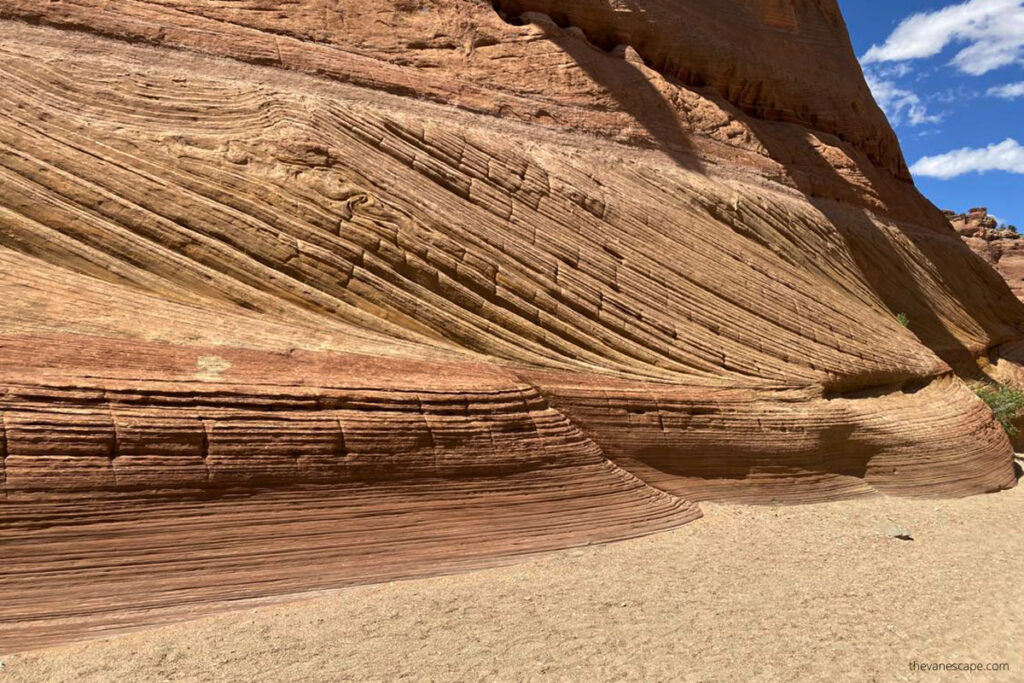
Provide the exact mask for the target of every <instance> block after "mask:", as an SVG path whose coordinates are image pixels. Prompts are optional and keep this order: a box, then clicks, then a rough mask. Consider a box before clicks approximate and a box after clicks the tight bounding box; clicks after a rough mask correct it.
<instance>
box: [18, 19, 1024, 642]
mask: <svg viewBox="0 0 1024 683" xmlns="http://www.w3.org/2000/svg"><path fill="white" fill-rule="evenodd" d="M0 17H2V20H0V71H2V75H3V78H0V97H2V101H3V102H4V103H5V105H4V108H3V110H2V112H0V262H2V268H0V292H2V294H3V300H4V305H3V307H0V346H2V348H3V353H2V354H0V382H2V383H0V417H2V423H0V427H2V428H0V455H2V456H3V457H2V460H3V468H2V473H3V474H2V482H3V494H4V503H3V504H2V507H0V534H2V536H3V539H2V540H3V545H4V548H5V558H4V559H5V561H4V564H3V568H2V569H0V642H2V643H3V646H2V647H3V648H5V649H12V650H13V649H18V648H22V647H31V646H36V645H40V644H43V643H48V642H56V641H60V640H64V639H67V638H75V637H81V636H83V635H84V634H87V633H102V632H105V631H109V630H112V629H118V628H124V627H129V626H135V625H138V624H144V623H151V622H153V621H156V620H161V619H169V618H178V617H180V616H181V615H183V614H193V613H196V612H197V611H202V610H208V609H214V608H216V607H218V606H222V605H224V604H225V603H226V602H227V601H232V604H240V601H243V600H251V599H262V598H267V597H268V596H274V595H281V594H286V593H294V592H299V591H303V590H312V589H321V588H331V587H337V586H341V585H345V584H350V583H353V582H359V581H372V580H381V579H385V578H394V577H399V576H411V575H422V574H429V573H431V572H438V571H450V570H453V569H461V568H467V567H474V566H480V565H482V564H486V563H493V562H495V561H498V560H500V559H501V558H507V557H510V556H513V555H516V554H522V553H528V552H536V551H539V550H544V549H549V548H554V547H564V546H566V545H571V544H574V543H585V542H594V541H607V540H612V539H616V538H624V537H628V536H632V535H637V534H643V533H650V532H652V531H656V530H659V529H665V528H669V527H672V526H675V525H679V524H683V523H685V522H687V521H690V520H692V519H694V518H696V517H697V516H698V515H699V510H698V508H697V507H696V504H695V503H696V502H697V501H700V500H709V499H710V500H733V501H749V502H753V503H769V502H793V503H799V502H810V501H821V500H831V499H835V498H838V497H844V496H852V495H862V494H869V493H873V492H884V493H889V494H894V495H926V496H960V495H969V494H975V493H983V492H989V491H996V490H999V489H1002V488H1005V487H1009V486H1012V485H1013V483H1014V474H1013V467H1012V450H1011V447H1010V444H1009V443H1008V441H1007V438H1006V436H1005V434H1004V433H1003V432H1002V430H1001V429H1000V428H999V427H998V426H996V425H995V424H994V423H993V421H992V416H991V413H990V412H989V411H988V409H987V408H986V407H985V405H984V404H983V403H982V402H981V401H980V400H978V399H977V398H976V397H975V396H974V394H973V393H972V392H971V390H970V389H969V388H968V387H967V386H966V385H965V383H964V382H963V380H962V379H961V377H963V376H966V375H968V374H971V373H977V372H980V371H984V372H988V373H990V374H992V375H993V376H999V377H1010V376H1013V377H1015V376H1017V375H1018V374H1019V372H1020V367H1021V366H1020V360H1021V349H1022V348H1024V347H1022V345H1021V339H1022V331H1024V306H1022V305H1021V304H1020V302H1018V301H1017V299H1016V298H1015V297H1014V296H1013V294H1012V293H1011V292H1010V291H1009V290H1008V289H1007V287H1006V285H1005V283H1003V282H1002V280H1000V278H999V276H998V275H997V274H996V273H995V272H994V271H993V270H992V269H991V268H989V267H987V266H986V265H985V264H984V263H981V262H980V261H978V259H976V258H974V257H973V256H972V255H971V253H970V250H969V249H968V248H967V247H966V246H965V245H964V244H963V243H962V242H961V240H960V238H959V237H958V235H957V234H956V232H955V231H954V230H953V229H952V228H951V227H950V225H949V222H948V221H947V219H946V217H945V216H944V215H943V214H942V213H941V212H940V211H938V210H937V209H936V208H935V207H933V206H932V205H930V204H929V203H928V202H927V201H926V200H925V199H924V198H923V197H922V196H921V195H920V194H919V193H918V192H917V191H916V190H915V189H914V187H913V186H912V185H911V184H910V182H909V179H908V175H907V172H906V166H905V163H904V161H903V157H902V154H901V152H900V150H899V147H898V144H897V142H896V138H895V136H894V135H893V133H892V131H891V130H890V128H889V127H888V125H887V124H886V122H885V118H884V116H883V115H882V113H881V111H880V110H879V109H878V107H877V106H876V105H875V103H874V102H873V100H872V99H871V96H870V93H869V91H868V89H867V87H866V85H865V84H864V79H863V76H862V74H861V72H860V70H859V67H858V65H857V62H856V60H855V58H854V56H853V54H852V50H851V49H850V45H849V40H848V38H847V35H846V31H845V26H844V24H843V21H842V18H841V15H840V13H839V10H838V8H837V6H836V3H835V2H834V0H807V1H804V0H801V1H795V0H727V1H722V0H716V1H714V2H712V1H711V0H691V1H687V2H667V1H654V0H652V1H648V2H641V1H640V0H575V1H571V0H566V1H565V2H559V1H557V0H551V1H543V0H541V1H538V2H531V1H527V0H523V1H522V2H519V3H513V2H499V3H496V4H494V5H492V4H491V3H486V2H472V1H467V0H458V1H455V0H401V1H400V2H396V1H394V0H359V1H358V2H356V1H355V0H335V1H333V2H322V1H320V0H316V1H314V0H298V1H296V2H291V3H287V4H282V3H277V2H263V1H262V0H247V1H246V2H237V3H220V2H206V1H204V0H146V1H143V0H55V1H52V2H46V3H40V2H36V1H34V0H0ZM900 313H903V314H905V315H906V316H907V318H908V319H909V321H910V325H909V328H907V327H904V326H902V325H901V324H900V323H899V321H898V320H897V315H898V314H900ZM69 605H74V606H75V608H74V609H73V610H71V609H70V608H69Z"/></svg>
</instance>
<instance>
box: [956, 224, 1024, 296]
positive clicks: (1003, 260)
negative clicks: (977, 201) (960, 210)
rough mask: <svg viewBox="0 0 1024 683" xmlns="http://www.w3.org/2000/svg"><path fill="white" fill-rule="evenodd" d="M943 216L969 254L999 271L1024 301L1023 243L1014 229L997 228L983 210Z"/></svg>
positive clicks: (1023, 240)
mask: <svg viewBox="0 0 1024 683" xmlns="http://www.w3.org/2000/svg"><path fill="white" fill-rule="evenodd" d="M944 213H945V214H946V216H947V217H948V218H949V222H950V223H952V224H953V228H954V229H955V230H956V232H957V234H958V235H960V237H962V238H963V240H964V242H966V243H967V245H968V246H969V247H970V248H971V251H973V252H974V253H975V254H977V255H978V256H980V257H981V258H983V259H985V261H986V262H988V263H989V264H991V265H992V266H993V267H994V268H995V269H996V270H997V271H999V274H1000V275H1002V276H1003V278H1004V279H1005V280H1006V283H1007V284H1008V285H1010V289H1012V290H1013V293H1014V294H1016V295H1017V298H1018V299H1022V300H1024V239H1022V237H1021V235H1020V233H1018V232H1017V230H1016V228H1000V226H999V225H998V224H997V223H996V219H995V218H993V217H992V216H989V215H988V209H986V208H984V207H981V208H975V209H971V210H970V211H968V212H967V213H966V214H957V213H954V212H953V211H946V212H944Z"/></svg>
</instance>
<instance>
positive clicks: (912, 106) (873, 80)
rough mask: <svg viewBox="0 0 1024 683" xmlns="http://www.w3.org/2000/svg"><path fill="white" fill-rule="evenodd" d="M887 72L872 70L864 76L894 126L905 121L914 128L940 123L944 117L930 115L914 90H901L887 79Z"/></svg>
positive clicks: (867, 71)
mask: <svg viewBox="0 0 1024 683" xmlns="http://www.w3.org/2000/svg"><path fill="white" fill-rule="evenodd" d="M884 73H885V72H876V71H874V70H872V69H867V70H865V73H864V76H865V78H866V79H867V82H868V87H870V88H871V93H872V94H873V95H874V96H875V100H877V101H878V106H880V107H881V108H882V110H883V111H884V112H885V115H886V116H888V117H889V120H890V121H892V123H893V124H897V125H898V124H901V123H903V122H904V121H906V122H907V123H909V124H910V125H912V126H919V125H921V124H923V123H938V122H939V121H941V120H942V116H940V115H938V114H930V113H929V112H928V108H927V107H926V106H925V104H924V102H923V101H922V100H921V98H920V97H919V96H918V95H917V93H915V92H913V91H912V90H907V89H905V88H901V87H900V86H899V85H897V84H896V82H895V81H892V80H890V79H889V78H886V76H885V75H883V74H884Z"/></svg>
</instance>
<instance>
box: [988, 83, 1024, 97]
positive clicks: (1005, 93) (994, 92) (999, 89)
mask: <svg viewBox="0 0 1024 683" xmlns="http://www.w3.org/2000/svg"><path fill="white" fill-rule="evenodd" d="M988 94H989V95H991V96H992V97H1002V98H1003V99H1004V100H1015V99H1017V98H1018V97H1024V81H1021V82H1020V83H1007V84H1006V85H1000V86H996V87H995V88H989V89H988Z"/></svg>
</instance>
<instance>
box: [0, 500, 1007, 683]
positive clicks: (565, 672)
mask: <svg viewBox="0 0 1024 683" xmlns="http://www.w3.org/2000/svg"><path fill="white" fill-rule="evenodd" d="M704 511H705V513H706V519H705V520H704V521H702V522H698V523H696V524H692V525H689V526H687V527H684V528H681V529H679V530H677V531H672V532H668V533H664V534H660V535H655V536H649V537H645V538H641V539H637V540H631V541H626V542H622V543H616V544H612V545H596V546H590V547H587V548H581V549H575V550H567V551H562V552H557V553H553V554H550V555H546V556H543V557H540V558H537V559H533V560H530V561H527V562H525V563H522V564H519V565H515V566H507V567H503V568H498V569H491V570H486V571H480V572H476V573H472V574H463V575H457V576H448V577H443V578H435V579H425V580H416V581H408V582H402V583H391V584H382V585H374V586H364V587H358V588H351V589H347V590H343V591H339V592H336V593H333V594H330V595H326V596H320V597H317V598H316V599H312V600H308V601H302V602H295V603H290V604H283V605H273V606H269V607H263V608H258V609H252V610H246V611H239V612H233V613H228V614H223V615H220V616H216V617H209V618H205V619H202V620H198V621H193V622H189V623H182V624H177V625H174V626H167V627H161V628H157V629H153V630H150V631H141V632H135V633H130V634H127V635H124V636H120V637H116V638H109V639H105V640H99V641H93V642H88V643H82V644H78V645H73V646H69V647H62V648H57V649H51V650H41V651H35V652H29V653H23V654H19V655H14V656H10V657H6V658H5V659H4V664H5V667H4V668H3V669H2V670H0V680H2V681H4V683H7V681H12V682H13V681H149V680H187V681H211V680H218V681H221V680H223V681H257V680H275V681H277V680H285V681H346V680H416V681H419V680H437V681H448V680H459V681H473V680H580V681H586V680H602V681H604V680H644V681H655V680H673V681H678V680H693V681H718V680H721V681H734V680H768V681H796V680H815V681H820V680H823V679H834V680H859V681H892V680H897V681H899V680H928V681H939V680H967V679H970V680H975V681H1019V680H1021V676H1022V672H1024V654H1022V650H1021V645H1020V643H1021V641H1020V634H1021V632H1022V629H1024V582H1022V579H1024V570H1022V568H1021V560H1022V559H1024V538H1022V536H1021V533H1020V529H1021V519H1022V518H1024V490H1022V489H1021V487H1018V488H1016V489H1014V490H1012V491H1009V492H1005V493H1001V494H997V495H991V496H981V497H974V498H969V499H962V500H946V501H930V500H906V499H896V498H881V497H876V498H863V499H857V500H852V501H846V502H839V503H828V504H822V505H812V506H803V507H746V506H735V505H721V504H707V505H705V506H704ZM900 533H909V534H910V535H911V536H913V540H912V541H905V540H900V539H898V538H896V537H894V534H900ZM913 660H917V661H919V662H927V663H934V662H976V663H1005V664H1008V665H1009V667H1010V669H1009V671H1005V672H1000V673H993V672H981V673H977V674H965V673H956V674H952V673H945V674H941V673H940V674H935V673H927V674H922V673H917V672H913V671H911V670H910V666H909V663H910V662H911V661H913Z"/></svg>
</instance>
